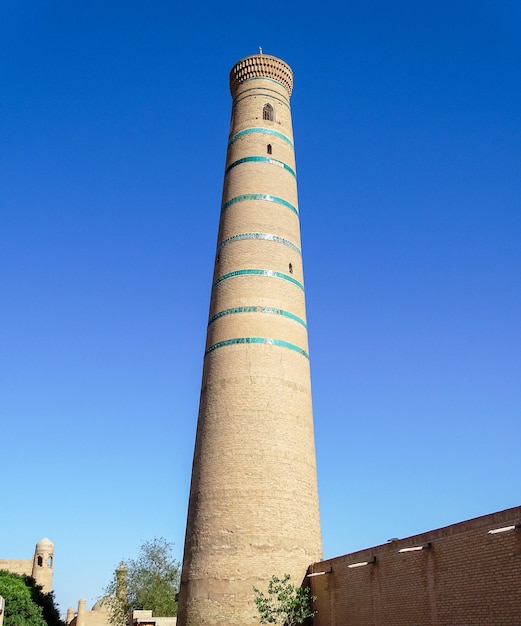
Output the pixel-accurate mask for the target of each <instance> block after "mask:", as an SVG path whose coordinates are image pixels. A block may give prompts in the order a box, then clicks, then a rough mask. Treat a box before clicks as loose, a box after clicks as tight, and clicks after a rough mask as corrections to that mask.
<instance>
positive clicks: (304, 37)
mask: <svg viewBox="0 0 521 626" xmlns="http://www.w3.org/2000/svg"><path fill="white" fill-rule="evenodd" d="M520 32H521V4H520V3H519V1H518V0H490V1H485V0H472V1H470V0H468V1H462V0H450V1H448V0H437V1H436V2H434V1H433V2H431V1H425V2H417V1H414V2H413V1H408V0H396V1H395V2H383V1H382V0H380V1H378V0H364V2H340V1H338V2H336V3H335V2H326V3H319V4H315V5H311V4H305V3H302V2H291V1H290V2H283V3H280V2H279V3H271V4H270V3H269V2H268V3H266V2H263V3H251V2H237V1H235V0H232V1H231V2H225V3H222V2H207V1H206V0H203V1H202V2H198V3H189V2H183V3H180V2H179V3H177V2H172V1H166V0H148V1H147V2H144V1H142V2H137V1H136V0H126V1H125V2H121V1H119V0H103V1H101V0H90V1H89V2H83V3H78V2H67V1H65V0H59V1H58V0H32V1H29V0H17V1H16V2H4V3H2V5H1V7H0V55H1V58H0V72H1V74H0V78H1V85H2V97H1V98H0V293H1V307H0V321H1V323H0V350H1V352H0V423H1V429H0V454H1V473H2V478H3V480H2V501H3V505H2V507H1V508H2V511H1V513H0V558H23V557H25V558H29V557H30V556H31V555H32V551H33V548H34V544H35V543H36V542H37V541H38V540H39V539H40V538H41V537H43V536H48V537H49V538H51V539H52V540H53V541H54V542H55V545H56V559H55V579H54V582H55V585H54V586H55V591H56V596H57V599H58V602H59V604H60V607H61V609H62V611H64V610H65V609H66V608H67V606H69V605H73V606H76V603H77V600H78V599H79V598H81V597H85V598H86V599H87V604H88V606H89V607H90V606H91V604H92V603H93V602H94V601H95V599H96V598H97V597H98V596H99V595H100V594H101V593H102V589H103V587H104V585H105V584H106V583H107V582H108V581H109V579H110V577H111V572H112V570H113V569H114V567H115V566H116V565H117V563H118V562H119V560H120V559H122V558H127V557H133V556H135V555H136V552H137V549H138V547H139V545H140V544H141V543H142V541H144V540H146V539H151V538H153V537H154V536H164V537H166V538H167V539H169V540H170V541H173V542H175V544H176V554H177V557H178V558H181V556H182V545H183V540H184V526H185V519H186V507H187V496H188V488H189V481H190V470H191V460H192V451H193V442H194V433H195V426H196V418H197V408H198V399H199V386H200V377H201V367H202V354H203V348H204V341H205V329H206V319H207V312H208V303H209V295H210V284H211V277H212V267H213V256H214V250H215V241H216V235H217V225H218V217H219V207H220V196H221V185H222V177H223V169H224V158H225V151H226V140H227V132H228V123H229V116H230V103H231V102H230V95H229V91H228V72H229V70H230V68H231V67H232V65H233V64H234V63H235V62H236V61H237V60H238V59H239V58H241V57H243V56H246V55H248V54H253V53H255V52H257V51H258V46H262V47H263V50H264V52H266V53H268V54H274V55H277V56H280V57H281V58H283V59H284V60H286V61H287V62H288V63H289V64H290V65H291V66H292V68H293V70H294V72H295V90H294V94H293V98H292V102H293V116H294V130H295V137H296V150H297V164H298V177H299V194H300V209H301V218H302V236H303V250H304V258H305V270H306V293H307V304H308V322H309V332H310V347H311V365H312V374H313V391H314V410H315V424H316V443H317V456H318V471H319V488H320V498H321V514H322V524H323V535H324V555H325V556H326V557H331V556H337V555H340V554H344V553H346V552H350V551H353V550H356V549H360V548H364V547H368V546H371V545H375V544H378V543H383V542H385V541H386V540H387V539H388V538H390V537H406V536H408V535H411V534H414V533H418V532H421V531H425V530H429V529H432V528H437V527H440V526H443V525H447V524H451V523H454V522H458V521H461V520H464V519H467V518H470V517H473V516H478V515H482V514H485V513H488V512H492V511H495V510H500V509H503V508H507V507H510V506H514V505H517V504H519V503H520V470H519V456H520V453H519V450H520V448H521V420H520V417H521V385H520V377H521V376H520V374H521V349H520V346H521V341H520V340H521V336H520V335H521V332H520V319H521V293H520V292H521V281H520V270H521V212H520V208H521V207H520V199H521V80H520V78H521V77H520V65H521V63H520V61H521V38H520V36H519V33H520Z"/></svg>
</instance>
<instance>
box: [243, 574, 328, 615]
mask: <svg viewBox="0 0 521 626" xmlns="http://www.w3.org/2000/svg"><path fill="white" fill-rule="evenodd" d="M290 580H291V576H290V575H289V574H284V576H283V578H277V576H272V577H271V580H270V581H269V583H268V593H267V594H264V593H263V592H262V591H260V590H259V589H257V588H256V587H254V588H253V592H254V594H255V605H256V606H257V611H258V613H259V617H260V623H261V624H276V625H279V626H296V625H297V624H302V623H303V622H304V621H305V620H306V619H308V618H310V617H313V615H315V613H316V611H314V610H313V609H312V608H311V602H312V601H314V600H316V596H312V595H311V592H310V590H309V588H308V587H296V586H295V585H292V584H291V582H290Z"/></svg>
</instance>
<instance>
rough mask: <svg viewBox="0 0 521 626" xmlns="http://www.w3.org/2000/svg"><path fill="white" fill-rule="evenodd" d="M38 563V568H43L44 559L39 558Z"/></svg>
mask: <svg viewBox="0 0 521 626" xmlns="http://www.w3.org/2000/svg"><path fill="white" fill-rule="evenodd" d="M36 562H37V563H38V567H42V565H43V559H42V557H41V556H39V557H38V558H37V559H36Z"/></svg>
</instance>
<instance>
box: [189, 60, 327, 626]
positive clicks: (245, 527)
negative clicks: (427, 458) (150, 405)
mask: <svg viewBox="0 0 521 626" xmlns="http://www.w3.org/2000/svg"><path fill="white" fill-rule="evenodd" d="M230 86H231V91H232V98H233V109H232V121H231V127H230V135H229V138H230V142H229V147H228V153H227V159H226V170H227V173H226V175H225V180H224V186H223V197H222V207H223V210H222V213H221V222H220V226H219V235H218V243H217V254H216V259H215V269H214V276H213V285H214V286H213V289H212V294H211V303H210V313H209V319H211V320H212V322H211V323H210V325H209V327H208V334H207V341H206V351H207V353H206V356H205V361H204V370H203V381H202V390H201V402H200V409H199V420H198V428H197V439H196V446H195V453H194V464H193V471H192V484H191V491H190V502H189V511H188V522H187V533H186V540H185V553H184V560H183V572H182V581H181V591H180V600H179V617H178V624H179V626H204V625H212V626H221V625H222V626H249V625H253V624H257V623H258V620H257V619H256V610H255V606H254V603H253V587H254V586H259V587H262V588H266V586H267V581H268V580H269V579H270V578H271V576H272V575H273V574H276V575H279V576H281V575H283V574H285V573H289V574H291V576H292V579H293V581H294V582H296V583H300V582H301V581H302V580H303V578H304V576H305V573H306V569H307V567H308V565H309V563H312V562H314V561H316V560H317V559H319V558H320V555H321V536H320V521H319V512H318V497H317V484H316V466H315V449H314V436H313V418H312V406H311V386H310V373H309V357H308V353H309V347H308V339H307V327H306V307H305V292H304V275H303V269H302V255H301V253H300V248H301V242H300V223H299V215H298V198H297V183H296V175H295V172H296V167H295V155H294V151H293V130H292V124H291V111H290V107H289V98H290V94H291V90H292V87H293V75H292V72H291V69H290V68H289V67H288V66H287V65H286V64H285V63H284V62H283V61H281V60H280V59H276V58H275V57H270V56H267V55H255V56H252V57H247V58H246V59H242V60H241V61H239V63H237V65H236V66H235V67H234V68H233V69H232V72H231V76H230ZM266 105H269V106H270V107H271V109H269V108H268V110H267V112H266V109H265V107H266ZM270 111H271V113H270ZM270 116H271V117H272V119H265V118H266V117H270Z"/></svg>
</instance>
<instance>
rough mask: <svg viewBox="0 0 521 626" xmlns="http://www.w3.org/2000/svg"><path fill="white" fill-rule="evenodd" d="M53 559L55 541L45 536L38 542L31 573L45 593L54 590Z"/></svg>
mask: <svg viewBox="0 0 521 626" xmlns="http://www.w3.org/2000/svg"><path fill="white" fill-rule="evenodd" d="M53 561H54V543H53V542H52V541H51V540H50V539H47V537H44V539H40V541H39V542H38V543H37V544H36V548H35V550H34V557H33V569H32V573H31V575H32V577H33V578H34V580H35V581H36V582H37V583H38V584H39V585H41V586H42V588H43V591H44V592H45V593H49V592H50V591H52V573H53Z"/></svg>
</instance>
